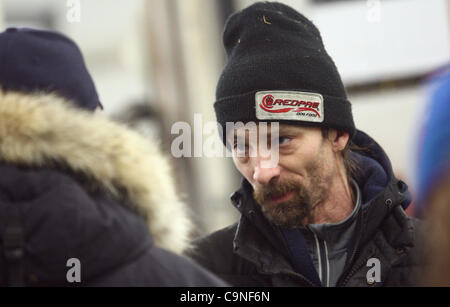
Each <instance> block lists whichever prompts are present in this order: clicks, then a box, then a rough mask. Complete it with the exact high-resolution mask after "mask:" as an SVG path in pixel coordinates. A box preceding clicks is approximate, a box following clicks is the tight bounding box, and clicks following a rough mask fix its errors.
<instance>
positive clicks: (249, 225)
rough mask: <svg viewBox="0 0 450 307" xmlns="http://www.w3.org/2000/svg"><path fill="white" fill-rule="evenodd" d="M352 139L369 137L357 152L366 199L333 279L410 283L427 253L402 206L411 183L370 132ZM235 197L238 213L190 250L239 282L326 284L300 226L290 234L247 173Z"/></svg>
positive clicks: (363, 283) (360, 142) (360, 283)
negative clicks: (262, 205) (264, 208)
mask: <svg viewBox="0 0 450 307" xmlns="http://www.w3.org/2000/svg"><path fill="white" fill-rule="evenodd" d="M354 142H355V143H356V144H357V145H360V146H362V147H364V146H367V145H368V144H371V145H370V147H369V148H370V151H369V152H367V153H365V155H364V156H363V155H359V154H354V157H355V159H356V160H357V161H358V165H359V167H360V168H361V170H360V172H359V175H358V176H357V177H356V178H354V179H355V181H356V182H357V183H358V186H359V188H360V191H361V194H362V205H361V208H360V209H359V210H358V212H357V213H356V226H355V230H354V232H353V236H352V238H351V240H350V244H348V245H347V255H348V256H347V257H346V262H345V265H344V269H343V273H342V274H341V275H340V277H339V279H338V281H337V284H336V285H337V286H368V285H371V286H408V285H412V283H413V282H414V281H415V276H416V271H417V269H418V268H419V265H420V264H421V260H420V259H422V258H421V257H419V255H418V254H419V253H418V250H419V248H418V247H417V242H416V241H417V240H416V233H417V231H418V226H419V225H420V222H419V221H418V220H415V219H413V218H411V217H408V216H407V215H406V214H405V211H404V209H405V208H406V207H407V206H408V205H409V203H410V201H411V198H410V194H409V192H408V191H407V186H406V184H405V183H404V182H402V181H400V180H397V179H396V178H395V177H394V175H393V172H392V167H391V165H390V162H389V159H388V158H387V156H386V154H385V153H384V151H383V150H382V148H381V147H380V146H379V145H378V144H376V143H375V142H374V141H373V140H372V139H371V138H370V137H369V136H367V135H366V134H364V133H363V132H361V131H358V133H357V135H356V136H355V138H354ZM231 200H232V203H233V205H234V206H235V207H236V208H237V209H238V210H239V211H240V212H241V218H240V221H239V222H238V223H237V224H235V225H232V226H229V227H228V228H225V229H222V230H219V231H217V232H215V233H213V234H211V235H208V236H206V237H203V238H200V239H197V240H196V241H194V242H193V245H194V248H192V249H190V250H189V251H188V252H187V254H188V255H189V256H190V257H192V258H193V259H194V260H196V261H197V262H198V263H200V264H201V265H203V266H204V267H205V268H207V269H209V270H210V271H212V272H214V273H216V274H217V275H218V276H220V277H222V278H223V279H225V280H226V281H228V282H230V283H231V284H232V285H235V286H320V285H321V283H320V280H319V279H318V277H317V272H316V269H315V268H314V266H313V264H312V261H311V257H310V254H309V252H308V248H307V246H306V244H305V239H304V237H303V236H302V233H301V232H300V231H298V232H297V234H296V236H297V237H294V238H293V237H292V236H291V237H290V238H289V239H288V240H287V238H286V236H285V235H284V232H285V230H282V229H280V228H278V227H275V226H273V225H272V224H271V223H269V222H268V220H267V219H266V218H265V217H264V215H263V214H262V212H261V210H260V209H259V205H258V204H257V203H256V202H255V201H254V199H253V197H252V187H251V185H250V184H249V183H248V182H247V181H246V180H244V181H243V184H242V186H241V188H240V189H239V190H238V191H237V192H235V193H234V194H233V195H232V197H231ZM370 258H375V259H378V260H379V261H380V282H378V281H376V280H374V279H373V278H371V277H373V276H374V275H373V271H371V272H369V270H370V269H372V268H374V264H373V262H371V261H370V262H368V260H369V259H370ZM368 273H369V274H368Z"/></svg>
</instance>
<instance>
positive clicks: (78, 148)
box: [0, 91, 224, 286]
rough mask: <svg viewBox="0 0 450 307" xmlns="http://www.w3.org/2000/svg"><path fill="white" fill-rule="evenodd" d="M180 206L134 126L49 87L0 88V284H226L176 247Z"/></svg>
mask: <svg viewBox="0 0 450 307" xmlns="http://www.w3.org/2000/svg"><path fill="white" fill-rule="evenodd" d="M185 210H186V209H185V207H184V205H183V203H182V202H180V201H179V199H178V197H177V195H176V193H175V191H174V185H173V182H172V178H171V177H170V175H169V167H168V163H167V162H166V161H165V160H164V158H163V157H162V156H161V154H160V153H159V151H158V149H157V148H156V146H154V145H152V144H150V143H149V142H147V141H146V140H144V139H143V138H141V137H140V136H139V135H137V134H136V133H134V132H132V131H130V130H128V129H127V128H124V127H122V126H119V125H118V124H115V123H113V122H111V121H109V120H107V119H106V118H104V117H103V116H102V115H98V114H93V113H88V112H85V111H80V110H79V109H75V108H74V107H70V105H69V103H67V102H65V101H64V100H63V99H61V98H58V97H56V96H53V95H43V94H42V95H39V94H34V95H29V94H20V93H12V92H9V93H5V92H2V91H0V285H2V286H5V285H27V286H45V285H55V286H70V285H75V286H78V285H80V286H220V285H224V283H223V282H222V281H220V280H219V279H218V278H216V277H214V276H213V275H212V274H210V273H209V272H207V271H206V270H204V269H203V268H200V266H198V265H197V264H194V263H193V262H192V261H190V260H188V259H187V258H184V257H182V256H179V255H176V254H175V253H180V252H181V250H183V249H184V248H185V247H186V244H187V242H186V240H187V233H188V231H189V228H190V226H189V225H190V223H189V221H188V219H187V218H186V214H185ZM72 258H76V260H79V265H78V266H77V267H78V268H79V269H80V270H79V272H80V274H79V277H80V279H81V282H80V283H77V282H74V283H69V282H68V280H67V276H69V277H71V278H69V279H70V280H71V281H73V278H76V276H77V274H76V273H74V272H76V271H71V272H69V270H71V269H72V268H74V269H75V268H76V264H74V262H73V259H72ZM75 280H76V279H75Z"/></svg>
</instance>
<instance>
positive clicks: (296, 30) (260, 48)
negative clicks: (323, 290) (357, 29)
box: [187, 2, 419, 287]
mask: <svg viewBox="0 0 450 307" xmlns="http://www.w3.org/2000/svg"><path fill="white" fill-rule="evenodd" d="M223 43H224V46H225V49H226V52H227V55H228V59H227V63H226V65H225V67H224V69H223V71H222V74H221V76H220V79H219V82H218V84H217V89H216V102H215V104H214V109H215V112H216V117H217V121H218V123H219V124H220V127H221V129H220V131H221V132H223V135H222V137H223V142H224V144H225V145H226V146H227V147H228V148H229V149H230V150H231V151H232V152H233V161H234V164H235V166H236V167H237V169H238V170H239V172H240V173H241V174H242V176H243V177H244V178H243V181H242V185H241V187H240V189H239V190H238V191H236V192H235V193H234V194H233V195H232V196H231V201H232V203H233V205H234V206H235V207H236V209H237V210H239V211H240V213H241V218H240V221H239V222H238V223H236V224H234V225H231V226H230V227H227V228H225V229H222V230H219V231H217V232H214V233H213V234H210V235H208V236H206V237H204V238H200V239H197V240H196V241H194V242H193V248H192V249H190V250H189V251H188V252H187V254H188V255H189V256H190V257H192V258H193V259H195V260H196V261H197V262H198V263H200V264H202V265H203V266H204V267H206V268H208V269H209V270H211V271H212V272H214V273H216V274H217V275H219V276H221V277H222V278H224V279H225V280H227V281H228V282H230V283H231V284H233V285H236V286H326V287H329V286H402V285H409V284H411V282H412V281H413V280H414V272H415V268H416V267H417V266H418V265H419V261H418V260H417V259H418V257H417V247H416V246H415V245H416V242H415V236H414V234H415V233H416V231H417V230H416V227H417V226H418V222H417V221H416V220H414V219H412V218H410V217H408V216H407V215H406V214H405V211H404V209H405V208H406V207H407V206H408V205H409V203H410V201H411V197H410V194H409V192H408V190H407V185H406V184H405V183H404V182H402V181H400V180H398V179H396V178H395V177H394V174H393V171H392V167H391V165H390V162H389V159H388V157H387V156H386V154H385V152H384V151H383V149H382V148H381V147H380V146H379V145H378V144H377V143H376V142H375V141H374V140H372V139H371V138H370V137H369V136H368V135H367V134H365V133H363V132H361V131H359V130H357V129H356V128H355V125H354V122H353V116H352V111H351V104H350V102H349V100H348V99H347V96H346V93H345V90H344V86H343V84H342V81H341V78H340V76H339V73H338V71H337V69H336V66H335V64H334V63H333V60H332V59H331V58H330V56H329V55H328V54H327V52H326V50H325V48H324V45H323V42H322V39H321V36H320V33H319V31H318V29H317V28H316V27H315V26H314V25H313V24H312V22H311V21H309V20H308V19H307V18H305V17H304V16H303V15H301V14H300V13H298V12H296V11H295V10H294V9H292V8H290V7H288V6H286V5H284V4H281V3H272V2H259V3H256V4H253V5H251V6H250V7H248V8H246V9H244V10H242V11H240V12H237V13H235V14H233V15H232V16H230V18H229V19H228V20H227V23H226V26H225V30H224V33H223ZM239 123H241V124H242V125H241V126H239V125H238V124H239ZM252 123H254V126H251V124H252ZM230 124H231V125H230ZM244 124H245V125H244ZM276 124H278V125H276ZM251 127H256V128H255V129H256V130H257V132H259V134H260V135H261V134H262V135H263V136H264V138H263V139H264V140H268V141H267V144H265V147H264V148H276V151H271V152H270V153H269V154H267V152H264V150H262V149H261V148H263V147H261V143H262V142H263V141H262V139H261V138H260V139H259V141H258V140H256V141H255V139H253V138H252V133H251V131H250V130H251ZM263 129H264V130H263ZM266 129H267V130H266ZM258 146H259V147H258ZM274 154H276V155H277V159H276V161H275V162H276V163H272V164H271V165H267V163H265V162H267V161H268V160H269V157H272V155H274Z"/></svg>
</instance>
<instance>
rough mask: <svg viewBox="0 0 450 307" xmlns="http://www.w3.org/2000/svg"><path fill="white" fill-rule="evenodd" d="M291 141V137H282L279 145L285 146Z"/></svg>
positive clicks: (279, 139)
mask: <svg viewBox="0 0 450 307" xmlns="http://www.w3.org/2000/svg"><path fill="white" fill-rule="evenodd" d="M290 141H291V138H289V137H285V136H280V137H279V138H278V144H280V145H283V144H287V143H289V142H290Z"/></svg>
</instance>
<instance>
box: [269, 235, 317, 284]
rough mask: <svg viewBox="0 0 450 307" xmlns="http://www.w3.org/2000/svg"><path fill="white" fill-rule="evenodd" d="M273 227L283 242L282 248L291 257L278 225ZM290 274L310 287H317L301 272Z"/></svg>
mask: <svg viewBox="0 0 450 307" xmlns="http://www.w3.org/2000/svg"><path fill="white" fill-rule="evenodd" d="M273 229H275V231H276V232H277V234H278V237H279V238H281V242H282V243H283V246H284V248H285V249H286V250H287V252H288V254H289V256H290V257H291V258H292V255H291V250H290V248H289V246H288V244H287V242H286V239H285V238H284V236H283V234H282V233H281V230H280V229H279V228H278V227H273ZM290 274H292V275H294V276H296V277H300V279H302V280H303V281H304V282H306V283H307V284H308V285H310V286H311V287H317V284H315V283H313V282H312V281H310V280H309V279H308V278H306V277H305V276H303V275H301V274H299V273H297V272H295V271H294V272H292V273H290Z"/></svg>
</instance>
